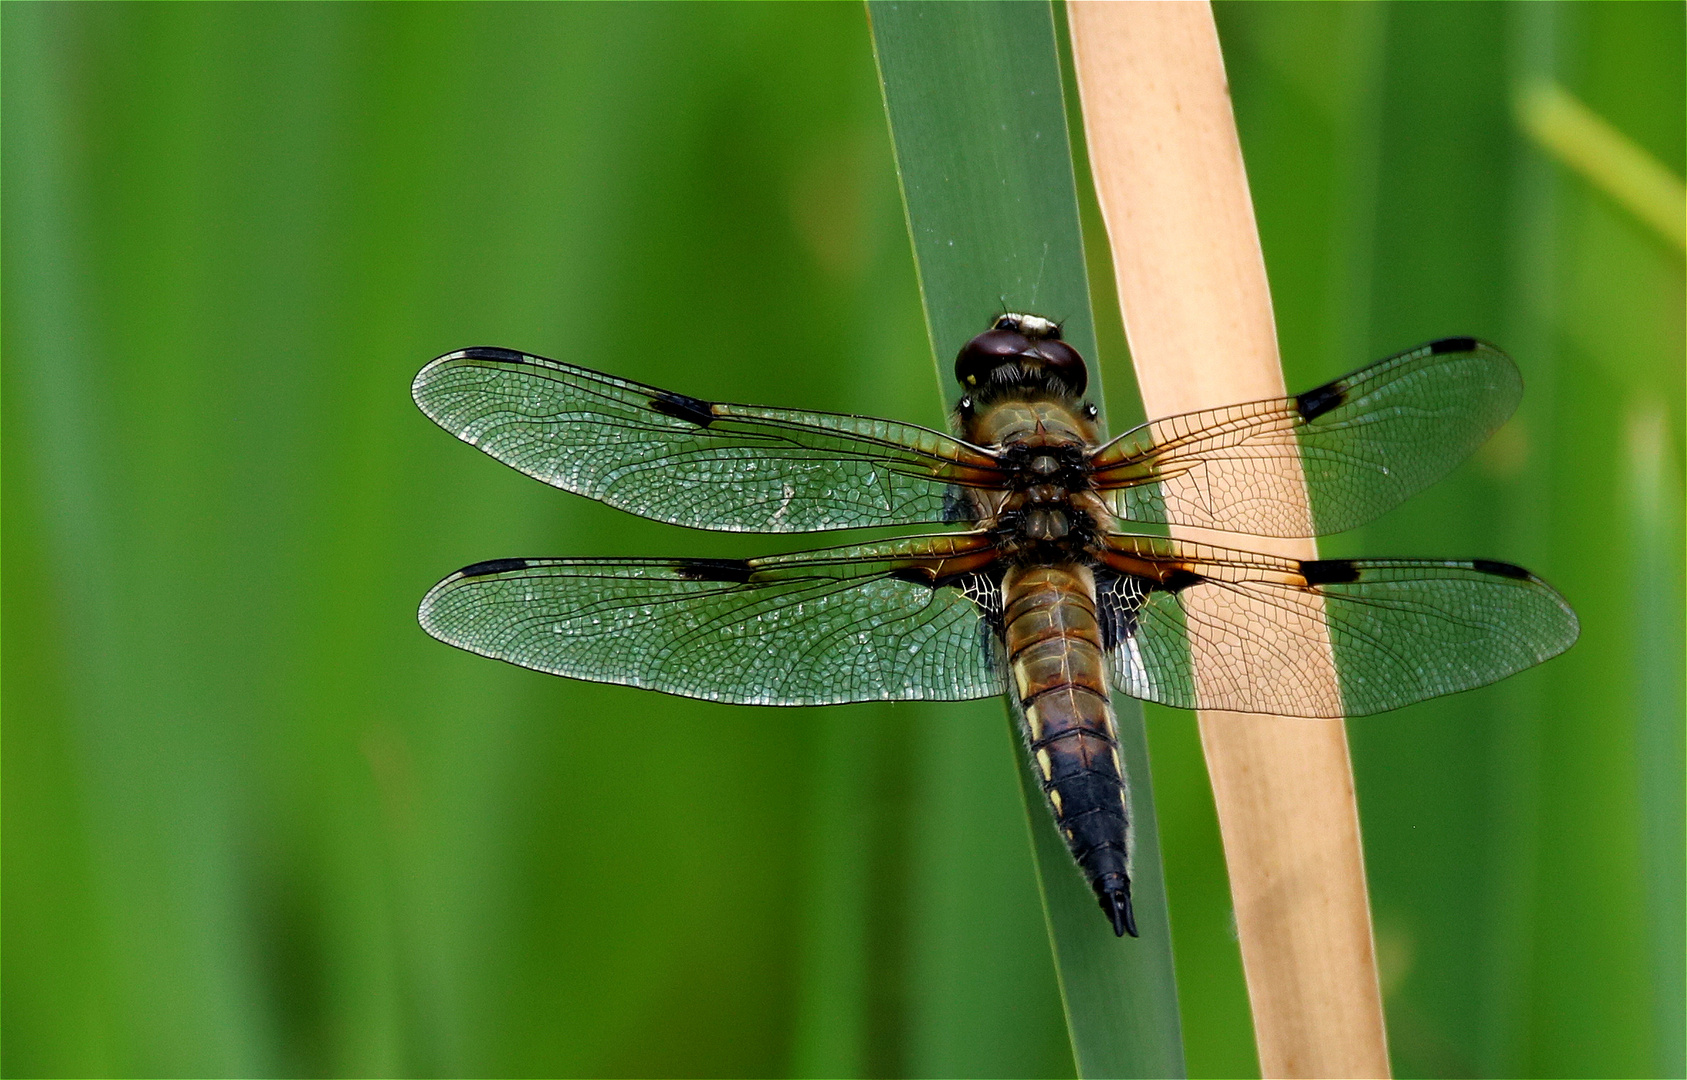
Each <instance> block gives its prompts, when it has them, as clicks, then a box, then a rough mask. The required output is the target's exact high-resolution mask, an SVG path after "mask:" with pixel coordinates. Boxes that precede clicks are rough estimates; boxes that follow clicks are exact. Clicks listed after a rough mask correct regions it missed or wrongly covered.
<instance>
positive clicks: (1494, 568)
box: [1470, 559, 1529, 581]
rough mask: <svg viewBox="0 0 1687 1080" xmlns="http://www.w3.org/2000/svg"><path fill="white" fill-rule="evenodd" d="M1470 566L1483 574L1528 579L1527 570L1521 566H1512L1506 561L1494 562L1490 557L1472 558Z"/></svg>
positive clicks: (1519, 579)
mask: <svg viewBox="0 0 1687 1080" xmlns="http://www.w3.org/2000/svg"><path fill="white" fill-rule="evenodd" d="M1470 568H1471V569H1472V570H1477V571H1480V572H1481V573H1484V574H1493V575H1494V576H1495V577H1508V578H1516V579H1517V580H1518V581H1527V580H1529V571H1527V570H1525V569H1523V568H1522V567H1521V566H1513V565H1512V564H1511V563H1508V562H1495V561H1493V560H1492V559H1472V560H1471V562H1470Z"/></svg>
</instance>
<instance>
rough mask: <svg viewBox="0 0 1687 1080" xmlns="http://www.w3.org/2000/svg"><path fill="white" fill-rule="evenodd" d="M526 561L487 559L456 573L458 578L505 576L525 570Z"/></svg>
mask: <svg viewBox="0 0 1687 1080" xmlns="http://www.w3.org/2000/svg"><path fill="white" fill-rule="evenodd" d="M527 562H528V560H526V559H488V560H486V561H485V562H477V563H475V564H474V565H473V566H465V567H463V568H462V569H461V570H459V571H457V576H458V577H466V578H468V577H487V576H490V575H492V574H507V573H509V572H510V571H511V570H525V569H527Z"/></svg>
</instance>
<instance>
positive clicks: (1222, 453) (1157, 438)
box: [1091, 338, 1523, 536]
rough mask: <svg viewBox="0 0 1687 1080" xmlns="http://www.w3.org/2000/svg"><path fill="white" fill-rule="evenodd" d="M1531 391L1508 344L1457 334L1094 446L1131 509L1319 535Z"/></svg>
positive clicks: (1126, 513)
mask: <svg viewBox="0 0 1687 1080" xmlns="http://www.w3.org/2000/svg"><path fill="white" fill-rule="evenodd" d="M1522 394H1523V380H1522V377H1521V376H1520V375H1519V374H1518V372H1517V365H1515V364H1513V363H1512V362H1511V359H1510V358H1509V357H1507V356H1506V355H1505V354H1504V353H1502V352H1500V351H1499V350H1498V349H1496V348H1494V347H1493V346H1492V345H1488V344H1486V343H1484V342H1480V341H1477V340H1475V339H1473V338H1448V339H1445V340H1442V341H1437V342H1433V343H1431V344H1428V345H1425V346H1422V347H1421V348H1417V349H1413V350H1412V351H1410V352H1406V353H1401V354H1400V355H1399V356H1395V357H1391V358H1390V359H1387V360H1383V361H1380V362H1379V363H1376V364H1372V365H1371V366H1370V367H1367V368H1364V369H1362V370H1360V371H1356V372H1354V373H1353V374H1351V375H1347V376H1344V377H1343V378H1340V379H1337V380H1335V381H1334V382H1331V383H1326V384H1325V385H1323V386H1320V387H1318V388H1317V389H1315V390H1309V391H1307V392H1306V393H1304V394H1301V395H1299V396H1297V397H1292V398H1279V399H1276V400H1271V401H1256V402H1251V403H1249V404H1244V405H1232V406H1228V407H1226V408H1222V409H1210V410H1208V411H1205V412H1196V413H1186V414H1184V415H1182V416H1174V417H1170V418H1168V419H1164V420H1155V421H1152V422H1150V423H1148V424H1144V425H1143V426H1142V427H1139V428H1137V429H1135V430H1133V431H1130V432H1127V433H1125V434H1124V435H1122V436H1120V437H1119V438H1118V439H1115V440H1114V441H1113V442H1111V443H1109V444H1107V445H1106V446H1104V447H1102V448H1101V449H1100V450H1098V451H1096V453H1095V455H1094V456H1093V457H1092V462H1091V463H1092V468H1093V470H1094V474H1093V478H1094V482H1095V484H1096V486H1097V487H1098V488H1100V489H1101V490H1103V491H1104V492H1107V493H1108V495H1107V497H1108V500H1109V502H1110V503H1111V505H1112V508H1113V511H1114V513H1115V514H1117V515H1118V516H1119V517H1120V518H1121V519H1123V520H1127V521H1140V522H1166V523H1171V524H1176V525H1196V526H1200V527H1202V528H1208V529H1222V530H1226V531H1229V532H1245V533H1253V534H1256V535H1260V536H1322V535H1325V534H1327V533H1337V532H1342V531H1344V530H1346V529H1351V528H1354V527H1356V526H1359V525H1363V524H1364V523H1366V522H1367V521H1370V520H1372V519H1373V518H1375V517H1377V516H1378V515H1380V514H1382V513H1383V512H1384V511H1386V510H1389V509H1391V508H1393V507H1394V506H1395V505H1397V504H1398V503H1400V502H1401V501H1402V500H1404V499H1406V498H1407V497H1408V496H1411V495H1413V494H1415V493H1416V492H1418V491H1421V490H1423V489H1424V488H1425V487H1428V486H1429V485H1430V484H1432V483H1434V482H1435V481H1436V480H1438V479H1440V478H1441V477H1442V476H1444V475H1445V474H1446V473H1447V472H1448V471H1449V470H1450V469H1452V468H1453V466H1455V465H1457V464H1458V463H1459V462H1461V461H1463V460H1464V459H1465V458H1466V457H1468V456H1469V455H1470V453H1471V452H1472V451H1473V450H1475V449H1476V448H1477V447H1478V446H1480V445H1481V444H1482V442H1483V441H1484V440H1485V439H1487V438H1488V436H1489V435H1491V434H1492V433H1493V432H1494V431H1495V430H1497V429H1498V428H1499V426H1500V425H1501V424H1503V423H1505V421H1506V419H1507V418H1508V417H1510V416H1511V414H1512V412H1513V411H1515V410H1516V408H1517V402H1518V401H1519V399H1520V398H1521V397H1522ZM1297 462H1298V464H1299V472H1297V470H1296V468H1295V465H1296V463H1297ZM1301 474H1304V476H1305V486H1304V488H1303V487H1302V484H1301V480H1300V475H1301ZM1309 502H1310V505H1309Z"/></svg>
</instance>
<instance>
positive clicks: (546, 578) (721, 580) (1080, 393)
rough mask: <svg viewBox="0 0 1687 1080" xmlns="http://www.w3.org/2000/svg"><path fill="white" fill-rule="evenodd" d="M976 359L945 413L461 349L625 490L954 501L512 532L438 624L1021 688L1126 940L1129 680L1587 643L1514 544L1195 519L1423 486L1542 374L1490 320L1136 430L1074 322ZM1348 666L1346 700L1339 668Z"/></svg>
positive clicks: (713, 507)
mask: <svg viewBox="0 0 1687 1080" xmlns="http://www.w3.org/2000/svg"><path fill="white" fill-rule="evenodd" d="M955 375H956V378H957V380H958V381H959V383H960V388H961V396H960V398H959V402H958V404H957V405H956V407H955V409H954V413H953V416H952V421H953V430H954V431H955V434H953V435H950V434H945V433H943V432H939V431H935V430H932V429H929V428H924V427H919V426H916V425H913V424H906V423H900V422H897V421H894V420H886V419H877V418H873V417H864V416H853V415H844V414H837V413H826V412H806V411H799V410H792V409H778V408H768V407H764V406H759V405H738V404H730V403H726V402H720V401H711V400H706V399H703V398H697V397H690V396H687V395H685V394H680V393H675V392H673V391H670V390H664V389H660V388H658V387H654V386H646V385H644V384H642V383H638V382H634V381H632V380H629V379H623V378H618V377H616V376H614V375H607V374H604V373H601V372H598V371H593V370H590V369H588V368H585V367H579V366H576V365H574V364H570V363H564V362H561V361H558V360H551V359H547V358H545V357H542V356H535V355H532V354H530V353H524V352H519V351H515V350H510V349H503V348H470V349H463V350H461V351H458V352H453V353H448V354H446V355H444V356H441V357H439V358H438V359H436V360H434V361H432V362H431V363H429V364H428V365H427V366H426V367H424V368H423V369H422V370H421V372H420V373H419V374H418V375H417V376H416V379H415V382H414V385H413V387H412V391H413V396H414V397H415V400H416V403H417V404H418V405H419V406H420V407H421V409H422V411H423V412H424V413H426V414H427V415H428V416H429V417H431V418H432V419H433V420H434V421H435V422H437V423H438V424H439V425H440V426H441V427H443V428H445V430H447V431H449V432H450V433H451V434H453V435H455V436H457V437H458V438H460V439H462V440H463V441H464V442H467V443H468V444H470V445H471V446H475V447H478V448H479V449H480V450H482V451H483V452H485V453H487V454H490V455H491V456H492V457H494V458H496V459H497V460H499V461H501V462H504V463H505V464H507V465H510V466H513V467H514V468H516V469H518V470H520V471H521V472H523V473H525V474H527V475H528V476H531V477H534V478H536V479H539V480H542V481H544V482H545V483H547V484H550V485H553V486H555V487H558V488H562V489H563V490H565V491H570V492H574V493H575V494H578V495H584V496H586V497H588V498H591V499H596V500H598V501H600V502H603V503H606V504H608V505H610V506H613V507H616V508H618V509H621V510H624V511H627V512H629V513H633V514H637V515H640V516H642V517H646V518H652V519H655V520H657V521H663V522H668V523H670V524H674V525H681V526H687V527H690V528H694V529H710V530H717V531H725V532H750V533H805V532H818V531H829V530H838V529H857V528H870V527H882V526H909V525H929V526H942V527H946V528H945V529H944V530H943V531H933V532H927V533H924V534H919V535H909V536H903V537H900V538H897V539H890V540H880V541H875V542H872V543H864V544H855V545H850V546H844V547H829V548H823V549H819V550H813V551H804V552H798V553H795V554H777V555H770V556H766V557H762V558H750V559H706V558H511V559H495V560H492V561H490V562H480V563H475V564H474V565H472V566H467V567H464V568H463V569H461V570H458V571H457V572H456V573H454V574H451V575H449V576H448V577H446V578H444V579H443V580H442V581H440V582H439V583H438V584H437V585H435V586H434V587H433V588H432V590H430V591H429V592H428V593H427V595H426V597H425V598H424V599H423V601H422V604H421V609H420V613H419V617H420V621H421V624H422V626H423V628H424V629H425V630H426V631H427V632H428V633H429V634H431V635H433V636H434V637H436V638H438V639H440V640H441V641H444V642H446V643H448V644H451V645H454V646H457V647H458V648H462V649H466V650H468V651H470V652H474V653H478V654H480V655H482V656H488V657H493V658H496V659H498V660H504V661H508V662H509V663H512V664H517V665H520V666H522V667H525V668H532V669H534V670H536V671H542V672H549V673H551V674H555V675H561V676H566V677H569V678H573V679H585V680H591V681H595V682H603V683H617V684H621V685H625V686H633V687H643V688H645V689H650V690H657V691H662V692H664V693H669V694H677V695H681V696H684V697H691V698H701V699H704V700H708V701H718V702H734V703H740V704H748V705H791V706H794V705H835V704H842V703H846V702H864V701H957V700H965V699H972V698H984V697H994V696H1002V697H1005V698H1006V700H1007V703H1008V705H1009V708H1010V709H1011V711H1012V713H1013V715H1014V717H1015V721H1016V723H1017V725H1018V728H1019V731H1020V733H1021V735H1022V736H1023V741H1024V745H1025V749H1026V752H1027V754H1028V761H1029V765H1028V767H1030V768H1032V769H1034V770H1035V773H1036V776H1037V778H1038V780H1039V781H1040V784H1041V788H1042V791H1043V793H1044V795H1045V797H1046V802H1047V804H1048V809H1049V811H1050V812H1051V813H1052V814H1053V816H1054V821H1055V824H1056V826H1057V828H1058V829H1059V831H1060V833H1061V835H1062V837H1063V838H1064V839H1065V841H1066V845H1067V848H1068V850H1069V851H1070V853H1071V856H1072V859H1073V861H1074V863H1075V864H1076V866H1077V867H1078V868H1079V870H1081V871H1082V873H1083V875H1084V876H1085V878H1086V879H1087V880H1088V882H1089V884H1090V886H1091V888H1092V889H1093V890H1094V892H1095V895H1096V898H1097V900H1098V902H1099V904H1100V907H1101V909H1102V911H1103V913H1104V914H1105V916H1106V918H1107V919H1108V921H1109V922H1110V923H1111V925H1112V928H1113V930H1114V932H1115V933H1116V934H1117V935H1118V936H1119V937H1124V936H1125V935H1127V934H1129V935H1131V936H1132V937H1135V936H1137V928H1136V919H1135V911H1134V907H1133V904H1132V900H1131V851H1132V838H1131V828H1132V820H1133V814H1132V811H1131V804H1130V794H1129V786H1128V784H1127V777H1126V772H1125V768H1124V764H1123V762H1122V760H1121V758H1120V754H1119V735H1118V724H1117V721H1116V718H1115V715H1114V711H1113V705H1112V701H1113V695H1114V694H1116V693H1123V694H1126V695H1128V696H1130V697H1134V698H1139V699H1142V700H1144V701H1152V702H1158V703H1160V704H1163V705H1170V706H1175V707H1178V708H1184V709H1202V710H1214V709H1216V710H1229V711H1235V712H1244V713H1265V714H1276V715H1282V716H1288V717H1339V716H1363V715H1367V714H1372V713H1378V712H1384V711H1387V710H1391V709H1398V708H1400V707H1402V706H1405V705H1409V704H1412V703H1413V702H1417V701H1422V700H1425V699H1427V698H1432V697H1436V696H1439V695H1443V694H1451V693H1455V692H1457V691H1462V690H1467V689H1470V688H1472V687H1477V686H1482V685H1485V684H1488V683H1492V682H1494V681H1496V680H1499V679H1502V678H1505V677H1506V676H1508V675H1511V674H1513V673H1515V672H1518V671H1521V670H1523V669H1524V668H1528V667H1530V666H1532V665H1535V664H1538V663H1541V662H1542V661H1545V660H1547V659H1549V658H1551V657H1553V656H1556V655H1557V654H1559V653H1561V652H1563V651H1564V650H1565V649H1567V648H1569V647H1570V645H1571V644H1573V643H1574V641H1575V640H1576V637H1577V634H1578V632H1579V629H1578V625H1577V621H1576V616H1575V613H1574V612H1573V611H1572V610H1571V608H1570V606H1569V604H1568V603H1566V602H1565V600H1564V598H1563V597H1561V596H1560V595H1559V594H1558V593H1557V592H1555V591H1554V590H1553V589H1552V588H1551V587H1550V586H1549V585H1547V584H1546V583H1545V582H1543V581H1542V580H1541V579H1540V578H1538V577H1535V576H1534V575H1533V574H1530V573H1529V572H1528V571H1526V570H1524V569H1522V568H1521V567H1517V566H1513V565H1511V564H1509V563H1504V562H1497V561H1491V560H1487V559H1466V560H1438V559H1295V558H1288V557H1283V556H1278V555H1272V554H1266V553H1263V552H1259V551H1252V550H1247V549H1246V548H1243V547H1237V548H1232V547H1227V546H1222V545H1218V544H1209V543H1206V542H1204V541H1196V540H1190V539H1181V538H1178V536H1187V535H1188V533H1189V530H1212V531H1217V532H1220V533H1240V534H1248V535H1252V536H1266V537H1308V536H1317V535H1324V534H1328V533H1337V532H1341V531H1344V530H1347V529H1351V528H1354V527H1356V526H1359V525H1362V524H1364V523H1365V522H1367V521H1370V520H1371V519H1373V518H1375V517H1377V516H1378V515H1380V514H1381V513H1383V512H1384V511H1386V510H1388V509H1390V508H1392V507H1393V506H1395V505H1396V504H1398V503H1400V502H1401V501H1402V500H1404V499H1406V498H1407V497H1408V496H1410V495H1412V494H1414V493H1415V492H1417V491H1419V490H1421V489H1423V488H1424V487H1427V486H1428V485H1429V484H1431V483H1433V482H1434V481H1435V480H1437V479H1438V478H1440V477H1441V476H1442V475H1444V474H1445V473H1446V472H1447V471H1448V470H1450V469H1451V468H1452V467H1453V466H1455V465H1456V464H1458V463H1459V462H1460V461H1462V460H1463V459H1464V458H1465V457H1467V456H1468V455H1469V454H1470V453H1471V452H1472V451H1474V450H1475V449H1476V447H1477V446H1479V445H1480V444H1481V443H1482V442H1483V441H1484V440H1485V439H1486V438H1487V437H1488V436H1489V435H1490V434H1492V433H1493V432H1494V431H1495V430H1496V429H1497V428H1498V427H1499V426H1500V425H1501V424H1503V423H1504V422H1505V421H1506V419H1507V418H1508V417H1510V415H1511V413H1512V412H1513V411H1514V410H1515V408H1516V406H1517V404H1518V402H1519V400H1520V399H1521V396H1522V390H1523V384H1522V378H1521V376H1520V374H1519V373H1518V370H1517V367H1516V365H1515V364H1514V363H1513V362H1512V361H1511V360H1510V358H1508V357H1507V356H1506V355H1505V354H1504V353H1503V352H1501V351H1500V350H1499V349H1497V348H1495V347H1494V346H1492V345H1489V344H1487V343H1485V342H1482V341H1478V340H1476V339H1474V338H1468V337H1465V338H1447V339H1443V340H1439V341H1435V342H1431V343H1429V344H1427V345H1424V346H1421V347H1419V348H1416V349H1412V350H1410V351H1408V352H1403V353H1400V354H1399V355H1397V356H1393V357H1390V358H1388V359H1386V360H1382V361H1380V362H1378V363H1376V364H1373V365H1371V366H1369V367H1366V368H1363V369H1361V370H1359V371H1356V372H1354V373H1352V374H1350V375H1347V376H1344V377H1342V378H1339V379H1336V380H1334V381H1332V382H1329V383H1326V384H1324V385H1322V386H1319V387H1316V388H1315V389H1312V390H1309V391H1307V392H1305V393H1303V394H1298V395H1296V396H1294V397H1284V398H1276V399H1271V400H1265V401H1254V402H1249V403H1244V404H1238V405H1233V406H1228V407H1225V408H1219V409H1212V410H1207V411H1203V412H1194V413H1189V414H1185V415H1181V416H1175V417H1170V418H1166V419H1161V420H1156V421H1152V422H1150V423H1147V424H1144V425H1142V426H1140V427H1138V428H1135V429H1134V430H1131V431H1128V432H1126V433H1124V434H1123V435H1120V436H1118V437H1117V438H1113V439H1104V438H1103V437H1102V433H1101V430H1100V427H1099V411H1098V409H1097V407H1096V406H1095V404H1094V403H1093V402H1092V401H1090V400H1088V399H1087V398H1086V397H1085V390H1086V388H1087V385H1088V382H1089V379H1088V372H1087V367H1086V365H1085V362H1084V360H1083V358H1082V356H1081V355H1079V353H1078V351H1077V350H1076V349H1074V348H1073V347H1072V346H1071V344H1069V343H1068V342H1066V341H1064V340H1063V339H1062V335H1061V330H1060V326H1059V324H1057V323H1055V322H1053V321H1051V320H1049V319H1046V318H1042V317H1040V316H1037V315H1033V314H1028V313H1015V312H1009V313H1004V314H1001V315H999V316H997V317H995V318H994V319H993V320H992V321H991V323H990V325H989V327H988V328H987V329H985V330H984V331H983V332H982V333H980V334H979V335H978V336H976V337H974V338H972V339H971V340H970V341H968V342H967V343H966V344H965V346H963V347H962V348H961V350H960V353H959V354H958V356H957V357H956V360H955ZM1130 524H1134V525H1137V526H1160V527H1162V528H1161V529H1160V530H1159V531H1150V532H1140V531H1139V532H1132V531H1128V530H1127V529H1126V527H1125V526H1126V525H1130ZM1171 532H1175V533H1177V534H1178V536H1174V535H1162V533H1171ZM1200 535H1202V536H1205V533H1204V532H1202V533H1200ZM1332 664H1333V666H1334V670H1335V672H1336V673H1337V674H1338V675H1339V678H1338V679H1337V680H1335V681H1336V683H1337V685H1338V686H1339V692H1337V693H1334V694H1332V693H1330V692H1328V691H1327V690H1325V689H1321V686H1323V685H1324V684H1327V683H1328V682H1329V681H1330V680H1329V679H1328V678H1327V677H1321V676H1320V675H1319V674H1318V672H1319V671H1324V672H1328V671H1329V670H1330V668H1331V665H1332Z"/></svg>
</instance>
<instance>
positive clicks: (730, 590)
mask: <svg viewBox="0 0 1687 1080" xmlns="http://www.w3.org/2000/svg"><path fill="white" fill-rule="evenodd" d="M992 557H993V552H992V550H991V548H990V545H989V541H988V540H987V539H985V538H982V537H978V536H975V535H972V534H964V533H963V534H956V535H948V536H934V537H910V538H907V539H904V540H898V541H893V542H888V543H884V544H873V545H866V546H860V547H848V548H832V549H829V550H823V551H814V552H807V553H803V554H798V555H781V556H775V557H773V558H767V559H750V560H745V561H737V560H709V559H506V560H500V561H498V562H494V563H483V564H480V565H477V566H471V567H467V568H465V569H463V570H461V571H459V572H457V573H455V574H452V575H451V576H450V577H448V578H446V579H445V580H443V581H441V582H440V583H439V584H438V585H436V586H434V588H433V589H432V590H431V591H430V592H429V593H428V595H427V596H426V597H425V598H424V599H423V601H422V607H421V612H420V618H421V622H422V626H423V628H424V629H426V630H427V632H428V633H430V634H432V635H433V636H434V637H436V638H439V639H440V640H441V641H444V642H447V643H448V644H451V645H455V646H457V647H459V648H462V649H467V650H469V651H470V652H476V653H479V654H481V655H483V656H491V657H495V658H497V659H499V660H507V661H509V662H510V663H512V664H519V665H520V666H522V667H527V668H533V669H535V670H537V671H545V672H550V673H551V674H554V675H566V676H569V677H571V678H576V679H589V680H592V681H594V682H607V683H620V684H622V685H626V686H639V687H645V688H647V689H651V690H661V691H664V692H666V693H670V694H679V695H681V696H684V697H694V698H703V699H705V700H709V701H725V702H735V703H739V704H751V705H833V704H840V703H843V702H851V701H914V700H942V701H952V700H961V699H967V698H980V697H990V696H993V695H996V694H1000V693H1002V691H1003V682H1002V677H1001V675H1000V673H999V671H998V669H997V666H996V663H997V661H996V658H995V654H994V651H993V649H992V645H991V642H992V634H993V633H994V631H992V630H991V629H990V623H989V621H988V620H987V619H986V618H984V617H983V616H984V614H985V613H987V612H989V611H993V610H999V608H1000V604H999V601H998V600H997V599H996V598H995V596H994V590H995V588H996V586H995V585H994V584H993V583H992V579H990V578H988V577H986V576H984V575H981V574H978V573H975V572H973V571H972V570H971V569H969V568H970V567H972V566H975V565H978V564H985V563H988V562H989V561H990V560H991V558H992Z"/></svg>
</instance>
